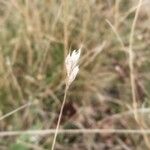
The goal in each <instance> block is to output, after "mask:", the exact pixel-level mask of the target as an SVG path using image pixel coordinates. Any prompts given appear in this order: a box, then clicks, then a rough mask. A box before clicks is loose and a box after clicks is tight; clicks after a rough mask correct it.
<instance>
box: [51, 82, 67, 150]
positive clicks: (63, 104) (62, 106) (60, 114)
mask: <svg viewBox="0 0 150 150" xmlns="http://www.w3.org/2000/svg"><path fill="white" fill-rule="evenodd" d="M68 87H69V86H68V85H67V84H66V87H65V94H64V99H63V102H62V105H61V109H60V113H59V117H58V121H57V126H56V131H55V134H54V139H53V143H52V148H51V150H54V147H55V143H56V138H57V134H58V130H59V126H60V121H61V117H62V113H63V109H64V106H65V102H66V96H67V91H68Z"/></svg>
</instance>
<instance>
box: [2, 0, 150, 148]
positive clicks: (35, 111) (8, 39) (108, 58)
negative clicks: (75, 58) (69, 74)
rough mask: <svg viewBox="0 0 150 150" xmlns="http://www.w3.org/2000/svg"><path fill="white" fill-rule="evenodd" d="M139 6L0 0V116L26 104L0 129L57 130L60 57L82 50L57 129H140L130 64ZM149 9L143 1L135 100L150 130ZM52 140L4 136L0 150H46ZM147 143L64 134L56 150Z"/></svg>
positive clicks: (95, 0)
mask: <svg viewBox="0 0 150 150" xmlns="http://www.w3.org/2000/svg"><path fill="white" fill-rule="evenodd" d="M137 4H138V1H137V0H62V1H61V0H32V1H31V0H1V1H0V116H3V115H5V114H7V113H8V112H10V111H13V110H15V109H17V108H19V107H20V106H22V105H24V104H27V103H29V102H30V103H31V106H29V107H26V108H24V109H22V110H21V111H18V112H16V113H14V114H13V115H11V116H9V117H7V118H5V119H2V120H0V130H1V131H9V130H10V131H12V130H28V129H47V128H55V127H56V123H57V118H58V115H59V110H60V106H61V102H62V99H63V94H64V80H65V70H64V58H65V57H66V55H67V54H68V52H69V51H70V50H73V49H78V48H79V47H80V46H81V45H82V46H83V49H82V56H81V59H80V72H79V75H78V77H77V79H76V80H75V82H74V83H73V84H72V85H71V88H70V90H69V93H68V96H67V103H66V105H65V110H64V113H63V118H62V122H61V127H62V128H65V129H71V128H77V129H78V128H90V129H94V128H100V129H107V128H117V129H119V128H121V129H136V128H137V129H139V128H140V127H139V124H137V123H136V121H135V119H134V116H133V111H132V92H131V86H130V84H131V83H130V75H129V74H130V70H129V66H128V63H129V62H128V61H129V55H128V46H129V36H130V31H131V26H132V22H133V19H134V15H135V9H136V6H137ZM149 8H150V3H149V1H148V0H143V5H142V6H141V10H140V13H139V18H138V21H137V23H136V30H135V34H134V44H133V50H134V58H135V61H134V71H135V72H134V74H135V78H136V79H135V81H136V82H135V85H136V99H137V102H138V106H139V108H138V111H139V115H140V117H141V119H142V124H144V127H145V128H149V125H150V121H149V114H148V113H149V111H148V107H149V106H150V94H149V93H150V59H149V58H150V51H149V47H150V40H149V39H150V11H149ZM116 34H118V36H117V35H116ZM118 37H119V39H118ZM145 110H147V111H145ZM128 112H130V114H129V113H128ZM145 112H147V113H145ZM52 139H53V135H46V136H25V135H21V136H15V137H11V136H10V137H7V138H6V137H5V138H4V137H2V138H1V139H0V149H1V150H9V149H10V150H30V149H39V150H45V149H50V146H51V144H52ZM146 140H148V141H149V136H147V135H133V134H128V135H127V134H126V135H124V134H119V135H118V134H92V135H88V134H85V135H84V134H79V135H66V134H63V135H59V136H58V140H57V144H56V149H59V150H69V149H70V147H71V148H72V150H84V149H87V150H100V149H101V150H105V149H114V150H130V149H136V150H141V149H144V150H146V149H149V148H150V147H149V145H148V142H146Z"/></svg>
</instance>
